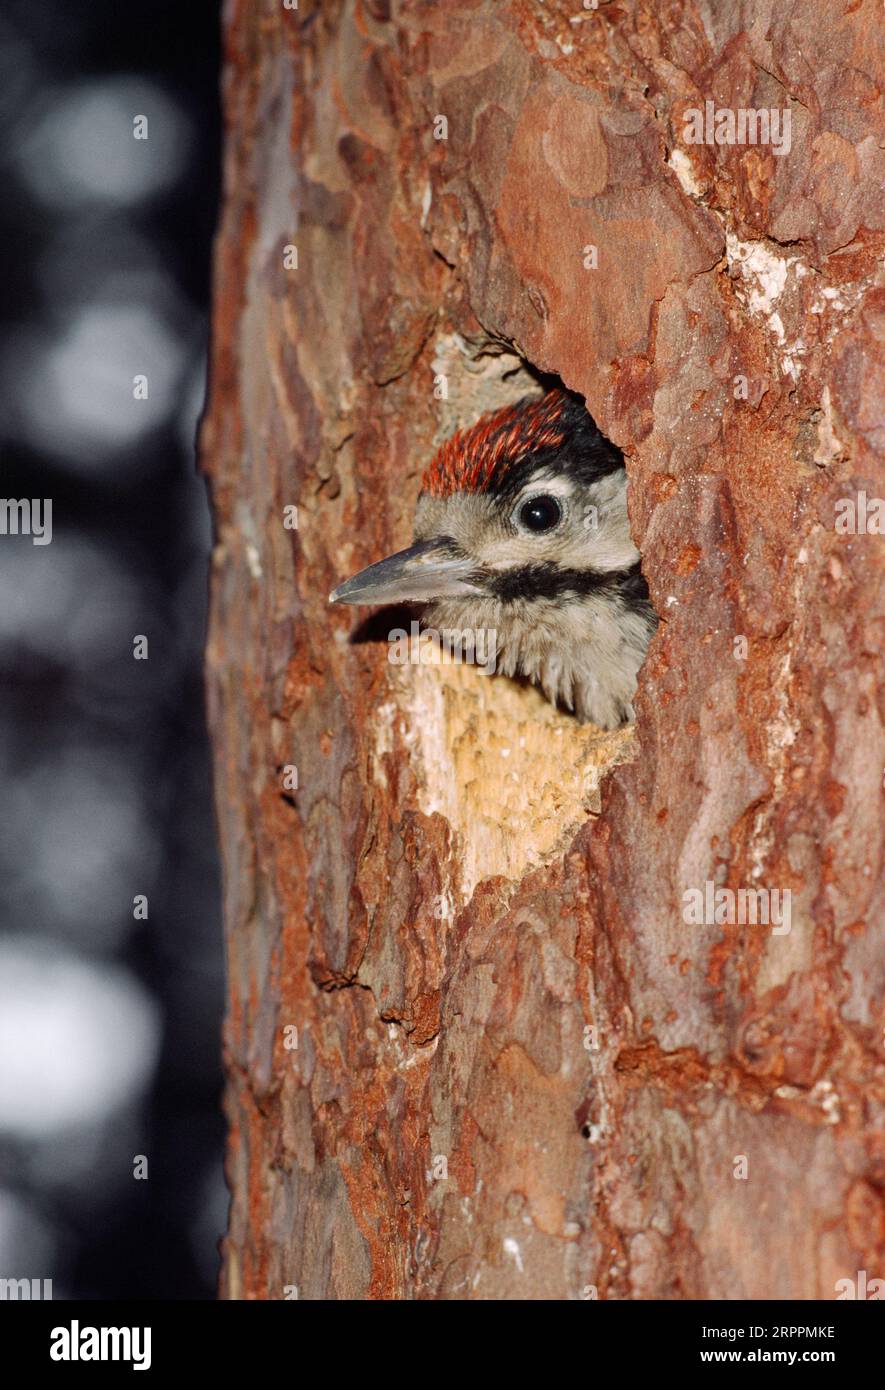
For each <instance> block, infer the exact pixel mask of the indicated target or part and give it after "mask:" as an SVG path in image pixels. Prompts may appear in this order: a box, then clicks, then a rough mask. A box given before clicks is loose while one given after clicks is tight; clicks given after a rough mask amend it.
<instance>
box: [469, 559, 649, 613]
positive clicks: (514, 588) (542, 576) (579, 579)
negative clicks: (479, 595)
mask: <svg viewBox="0 0 885 1390" xmlns="http://www.w3.org/2000/svg"><path fill="white" fill-rule="evenodd" d="M482 583H483V587H484V588H485V589H486V590H487V592H488V593H489V594H491V595H492V596H493V597H494V598H496V599H498V600H499V601H500V602H501V603H516V602H518V601H519V600H527V599H538V598H560V597H562V596H563V595H564V594H598V593H608V594H610V595H611V596H612V597H613V598H614V597H619V596H620V597H623V598H625V599H628V600H630V601H631V602H632V603H636V602H637V601H640V602H641V601H642V600H643V599H645V600H646V601H647V600H648V585H647V584H646V582H645V580H644V578H643V576H642V571H641V570H640V568H639V564H638V562H637V563H636V564H635V565H631V566H630V568H629V569H624V570H608V571H607V572H605V573H603V572H602V571H600V570H575V569H563V568H561V567H560V566H559V565H556V564H553V563H552V562H549V561H548V562H545V563H543V564H534V565H521V566H520V567H519V568H518V569H512V570H505V571H503V572H499V573H484V574H483V575H482Z"/></svg>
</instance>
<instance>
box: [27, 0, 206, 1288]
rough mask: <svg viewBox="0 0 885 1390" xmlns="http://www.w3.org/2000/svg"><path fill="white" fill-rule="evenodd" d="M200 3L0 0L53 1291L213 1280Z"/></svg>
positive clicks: (35, 1013)
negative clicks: (201, 460)
mask: <svg viewBox="0 0 885 1390" xmlns="http://www.w3.org/2000/svg"><path fill="white" fill-rule="evenodd" d="M219 9H220V6H219V5H218V4H216V3H210V2H209V0H187V3H186V4H182V3H181V0H178V3H172V2H171V0H139V3H138V4H137V5H124V4H121V3H120V0H47V3H41V2H40V0H3V6H2V11H0V128H2V133H0V159H2V182H3V188H2V198H0V264H2V269H3V277H2V278H3V314H2V320H3V321H2V333H0V451H2V453H0V458H2V476H0V494H2V498H4V499H9V498H15V499H20V498H51V499H52V506H53V510H52V540H51V544H48V545H35V544H34V543H33V537H32V536H28V535H2V534H0V778H2V785H3V793H2V810H0V925H2V936H0V1277H3V1278H29V1279H50V1278H51V1279H52V1281H53V1296H54V1297H55V1298H56V1299H58V1298H64V1297H86V1298H108V1297H133V1298H211V1297H213V1296H214V1293H215V1283H216V1275H217V1264H218V1256H217V1249H216V1246H217V1241H218V1239H219V1236H220V1235H221V1233H222V1231H223V1229H224V1225H225V1218H226V1206H227V1203H226V1196H225V1190H224V1184H223V1179H222V1171H221V1157H222V1141H223V1127H222V1119H221V1114H220V1109H219V1104H220V1084H221V1077H220V1056H219V1051H220V1049H219V1036H220V1024H221V1012H222V1004H223V988H222V971H223V963H222V943H221V930H220V922H219V883H218V865H217V858H216V843H215V833H214V825H213V815H212V802H211V784H210V769H209V758H208V749H207V740H206V732H205V725H204V707H203V688H202V644H203V637H204V625H205V620H206V583H207V563H208V554H209V545H210V523H209V513H208V507H207V501H206V491H205V487H204V485H203V482H202V480H201V479H200V478H199V477H198V476H197V473H196V465H195V458H194V437H195V428H196V423H197V420H198V417H199V413H200V410H201V407H202V402H203V396H204V389H205V371H206V345H207V310H208V295H209V277H210V254H211V238H212V234H213V230H214V226H215V220H216V213H217V202H218V183H219V136H220V118H219V96H218V82H219V23H220V15H219ZM138 116H146V117H147V118H148V126H147V132H148V138H147V139H146V140H144V139H142V140H138V139H136V138H135V137H134V129H135V127H134V124H133V122H134V120H135V118H136V117H138ZM137 375H144V376H146V377H147V379H148V398H147V399H146V400H144V399H136V398H135V395H134V389H135V388H134V386H133V378H134V377H136V376H137ZM142 634H143V635H144V636H146V637H147V638H148V642H149V647H148V652H149V658H148V660H146V661H137V660H135V659H134V658H133V639H134V638H135V637H136V636H138V635H142ZM140 894H144V895H146V896H147V899H148V919H147V920H146V921H144V920H136V918H135V916H134V907H133V900H134V899H135V898H136V896H137V895H140ZM137 1155H144V1156H145V1157H146V1159H147V1163H148V1176H147V1179H146V1180H144V1179H138V1178H136V1177H135V1175H134V1173H135V1167H136V1156H137Z"/></svg>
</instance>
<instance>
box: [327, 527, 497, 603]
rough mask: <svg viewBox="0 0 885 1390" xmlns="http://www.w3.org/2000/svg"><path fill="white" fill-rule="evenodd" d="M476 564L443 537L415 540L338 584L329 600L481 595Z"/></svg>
mask: <svg viewBox="0 0 885 1390" xmlns="http://www.w3.org/2000/svg"><path fill="white" fill-rule="evenodd" d="M476 569H477V566H476V563H475V561H473V560H471V559H470V558H469V556H467V555H465V554H464V553H463V551H461V550H459V549H458V547H457V546H456V545H455V544H454V542H453V541H450V540H449V539H448V538H447V537H445V536H442V537H439V538H437V539H435V540H429V541H416V542H415V544H414V545H410V546H409V548H408V550H400V551H398V552H397V554H396V555H388V557H387V559H386V560H379V561H378V563H377V564H375V565H369V567H368V569H364V570H360V572H359V574H355V575H354V576H353V578H352V579H348V580H346V581H345V583H343V584H339V585H338V588H337V589H333V590H332V592H331V594H330V595H329V602H330V603H423V602H425V601H426V600H429V599H435V598H460V597H461V596H462V595H464V594H479V593H481V592H482V590H481V588H480V586H479V585H478V584H477V583H475V582H472V580H471V576H473V575H474V574H475V573H476Z"/></svg>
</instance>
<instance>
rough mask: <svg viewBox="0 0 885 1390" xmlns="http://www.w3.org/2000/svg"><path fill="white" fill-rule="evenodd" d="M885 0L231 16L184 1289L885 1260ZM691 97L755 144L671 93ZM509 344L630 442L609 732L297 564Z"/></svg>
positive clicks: (646, 1273)
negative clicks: (204, 1208) (649, 630)
mask: <svg viewBox="0 0 885 1390" xmlns="http://www.w3.org/2000/svg"><path fill="white" fill-rule="evenodd" d="M879 18H880V16H879V10H878V7H877V5H876V4H874V3H873V0H858V3H855V4H852V5H850V6H848V5H846V6H842V5H827V6H821V5H820V3H819V0H791V3H790V4H788V5H783V4H775V3H774V2H773V0H744V3H737V2H736V3H734V4H719V5H716V6H713V7H710V6H708V5H706V4H702V3H700V0H679V3H675V4H672V5H667V6H661V5H657V4H650V3H642V2H641V0H620V3H605V0H602V3H600V4H599V6H598V8H593V9H584V8H582V6H581V4H579V3H578V0H548V2H547V3H546V4H544V5H538V4H535V3H530V0H445V3H439V4H433V5H428V4H424V3H418V0H348V2H347V3H336V4H322V5H320V4H317V3H312V2H311V0H302V3H301V5H300V6H299V8H298V10H292V9H288V8H285V7H284V6H283V5H282V4H281V3H280V2H279V0H263V3H249V4H246V3H244V0H239V2H238V3H232V4H230V6H229V7H228V12H227V18H226V44H227V59H226V74H225V106H226V156H225V195H224V208H223V218H222V224H221V228H220V232H219V237H218V247H217V263H216V289H215V323H214V346H213V354H212V371H211V381H212V387H211V398H210V409H209V412H208V415H207V419H206V422H205V424H204V430H203V438H202V455H203V461H204V468H205V470H206V472H207V473H208V475H209V478H210V480H211V489H212V495H213V501H214V509H215V516H216V524H217V546H216V550H215V557H214V565H213V596H212V618H211V631H210V637H209V647H208V679H209V698H210V714H211V721H212V728H213V734H214V742H215V749H216V798H217V806H218V819H219V828H220V839H221V847H222V853H223V859H224V870H225V914H226V934H227V953H228V961H229V979H230V1001H229V1013H228V1019H227V1024H226V1055H227V1066H228V1076H229V1084H228V1091H227V1109H228V1114H229V1119H230V1126H231V1133H230V1145H229V1152H228V1176H229V1181H230V1185H231V1190H232V1209H231V1223H230V1231H229V1235H228V1237H227V1240H226V1248H225V1259H224V1277H223V1292H224V1294H225V1295H226V1296H227V1297H230V1298H250V1299H253V1298H254V1299H265V1298H270V1299H273V1298H286V1297H295V1296H297V1297H300V1298H358V1299H363V1298H369V1299H378V1298H396V1299H413V1298H431V1299H434V1298H437V1299H438V1298H453V1299H476V1298H488V1299H493V1298H501V1299H512V1298H533V1299H538V1298H549V1299H567V1298H572V1299H580V1298H590V1297H595V1296H598V1297H600V1298H608V1299H647V1298H670V1299H704V1298H708V1299H730V1298H746V1297H757V1298H775V1299H787V1298H799V1299H805V1298H813V1297H823V1298H834V1297H836V1296H837V1293H838V1292H839V1290H840V1286H839V1281H840V1280H845V1279H848V1280H850V1281H854V1282H855V1284H856V1282H857V1279H858V1272H859V1271H864V1270H865V1271H866V1272H867V1277H868V1278H869V1279H871V1278H873V1277H885V1200H883V1197H885V1134H883V1130H882V1127H881V1126H882V1116H883V1104H885V1062H883V1057H885V1054H883V1026H885V954H883V950H882V928H881V924H882V877H881V839H880V832H879V824H880V822H879V804H880V798H881V792H882V775H883V774H882V769H883V765H885V757H883V743H882V703H881V693H880V692H881V685H880V686H879V687H878V692H877V684H876V673H877V664H878V653H879V651H880V650H881V629H880V628H877V620H879V621H880V620H881V606H882V592H883V589H882V576H881V562H882V546H883V541H882V539H881V537H880V536H879V535H877V534H876V533H875V515H876V512H875V505H874V504H875V500H876V498H877V497H878V496H879V495H885V486H883V481H882V476H881V472H880V469H879V463H878V458H877V450H876V445H877V443H878V444H879V445H881V441H882V412H881V400H882V396H881V382H882V377H881V360H880V359H879V361H878V362H877V358H876V354H875V342H876V336H877V332H878V333H879V334H881V329H882V325H883V316H885V296H883V291H882V289H881V288H880V287H878V285H877V280H876V265H877V258H878V256H879V255H880V254H881V250H882V241H883V230H882V229H883V222H885V218H883V194H882V190H883V187H885V180H883V177H882V144H883V141H882V131H881V125H877V121H878V120H879V118H880V115H881V111H880V107H879V106H878V104H877V101H876V100H875V98H876V97H877V89H876V88H877V83H876V77H875V67H874V61H875V53H876V26H877V24H878V22H879ZM708 102H712V103H713V109H712V112H710V113H709V115H708V108H707V106H706V103H708ZM723 110H725V111H726V112H728V111H730V112H731V113H732V115H733V118H734V120H735V122H737V120H738V117H739V114H740V112H742V111H743V112H750V111H751V112H756V113H759V112H761V111H765V112H767V113H774V112H777V113H780V117H779V119H780V120H781V125H780V128H779V131H780V137H781V138H780V149H778V148H776V147H775V141H774V138H773V136H774V130H775V128H774V126H773V125H771V126H770V128H769V140H768V143H759V142H758V141H757V142H756V143H750V142H749V141H748V140H747V139H745V141H744V143H738V142H737V138H736V139H735V142H734V143H728V142H725V143H716V137H715V130H716V126H715V124H714V125H713V126H711V127H710V128H709V129H711V130H712V132H713V142H712V143H707V142H706V134H707V133H708V130H707V128H706V127H705V126H704V125H703V124H702V126H701V127H700V130H701V138H702V139H703V140H704V143H699V142H698V141H697V140H694V141H693V140H692V139H691V138H690V136H691V133H692V131H693V130H694V131H695V134H697V130H696V129H695V126H693V124H692V123H693V122H694V121H695V116H693V115H692V112H696V113H697V112H699V113H701V117H702V121H706V120H708V119H710V120H712V121H713V122H714V123H715V121H716V120H718V119H719V116H718V114H717V113H718V112H720V111H723ZM787 112H788V113H789V121H790V126H789V131H790V138H789V141H787V140H785V139H784V138H783V136H784V129H785V127H784V124H783V119H784V113H787ZM754 119H756V118H754ZM770 119H771V120H774V117H771V118H770ZM722 120H723V124H722V125H721V126H720V127H719V129H720V130H721V132H722V133H723V135H724V136H726V137H727V135H728V118H727V117H723V118H722ZM739 133H740V132H739V127H738V126H737V124H736V125H735V134H736V137H737V135H738V134H739ZM747 133H748V127H747V126H746V124H745V127H744V134H745V136H746V135H747ZM757 133H759V134H762V133H763V132H762V129H761V127H759V128H758V131H757ZM787 146H788V147H787ZM532 369H534V370H536V371H542V372H550V373H555V374H557V375H558V376H559V377H561V379H562V380H563V381H564V382H565V384H566V385H567V386H568V387H570V388H572V389H574V390H577V391H580V392H581V393H582V394H583V395H584V396H585V397H586V400H587V403H588V408H589V409H590V411H591V413H592V414H593V415H594V417H595V418H596V420H597V421H598V423H599V424H600V427H601V428H602V429H603V430H604V431H605V432H606V433H607V434H608V435H609V437H610V438H612V439H613V440H614V441H615V442H616V443H617V444H619V445H620V446H621V447H622V448H623V449H624V451H625V453H626V456H627V460H628V472H629V476H630V511H631V523H632V526H633V531H634V536H635V538H636V541H637V543H638V544H639V545H640V546H641V550H642V557H643V568H644V571H645V574H646V576H647V578H648V581H649V585H650V589H651V594H652V598H653V601H654V603H655V606H656V609H657V611H658V613H659V614H660V616H661V619H662V622H661V625H660V629H659V632H658V634H657V636H656V638H655V639H654V642H653V645H652V648H651V651H650V654H649V658H648V660H647V662H646V666H645V669H644V672H643V675H642V679H641V688H640V695H639V700H638V707H637V708H638V716H637V723H636V728H635V732H634V731H633V730H625V731H621V732H619V733H615V734H600V733H599V731H596V730H593V729H588V728H579V727H578V726H576V725H575V724H574V723H572V721H570V720H569V718H568V717H567V716H565V715H562V714H558V713H556V712H555V711H553V710H551V709H550V708H549V707H548V706H547V705H546V704H544V702H543V701H542V700H541V698H540V697H539V696H537V695H536V694H535V693H534V692H533V691H531V690H525V689H521V688H518V687H516V686H514V685H511V684H509V683H508V682H506V681H503V680H499V679H496V678H491V679H489V678H487V677H485V676H484V675H483V674H482V673H480V672H478V671H477V670H476V669H472V668H466V667H454V666H453V667H445V668H440V667H436V668H433V667H428V666H396V665H393V664H391V662H390V661H389V660H388V651H389V649H388V643H387V641H386V635H387V631H388V628H389V627H390V626H392V625H393V626H395V625H396V624H395V623H391V622H388V621H387V616H388V615H384V616H383V618H382V619H381V620H379V621H377V622H375V623H374V624H373V623H372V622H368V623H366V622H363V621H362V620H361V619H360V615H359V614H358V613H355V612H354V610H345V611H341V610H338V609H335V610H330V608H329V607H328V605H327V602H326V599H327V595H328V592H329V590H330V589H331V588H332V587H333V585H334V584H335V583H337V582H338V581H339V580H340V579H341V578H343V577H345V576H346V575H348V574H350V573H352V572H353V571H354V570H356V569H357V568H359V567H361V566H362V565H365V564H368V563H370V562H371V561H372V560H374V559H377V558H379V557H380V556H382V555H383V554H386V553H388V552H389V551H390V550H391V549H395V548H397V547H400V546H403V545H405V544H408V542H409V540H410V539H411V529H410V528H411V516H412V509H413V506H414V502H415V498H416V495H417V492H418V488H419V481H420V474H421V471H422V468H423V466H424V465H425V463H426V462H427V460H428V458H429V456H430V454H431V452H432V451H433V449H434V448H435V446H436V445H437V444H438V443H439V442H440V441H441V440H442V439H443V438H445V437H446V436H447V435H448V434H449V433H450V432H451V430H452V429H453V428H455V427H456V426H457V425H459V424H461V423H471V422H472V421H473V420H475V419H476V418H477V417H478V416H479V415H480V414H481V413H482V412H483V411H485V410H486V409H489V408H491V407H494V406H497V405H499V404H501V403H502V402H504V401H507V400H511V399H513V398H514V397H515V396H517V395H519V394H520V393H521V392H522V391H523V390H524V389H525V386H526V383H527V382H529V381H530V380H531V376H530V372H531V370H532ZM292 507H297V530H296V529H293V522H294V513H293V512H291V511H287V508H292ZM852 509H853V511H852ZM852 517H853V521H852ZM354 633H356V636H357V637H358V638H359V639H360V640H351V639H352V637H353V634H354ZM293 769H297V789H296V788H295V778H296V773H295V772H294V771H293ZM707 885H710V888H708V887H707ZM717 889H720V890H721V889H727V890H729V891H730V893H731V894H733V895H734V896H733V898H732V899H728V898H727V897H726V898H720V899H719V900H718V901H719V902H720V903H725V904H726V910H727V903H728V902H729V901H731V902H732V903H734V904H739V903H740V901H741V899H740V898H739V896H738V895H739V891H740V890H748V889H753V890H755V889H762V890H763V895H764V894H769V898H768V899H767V901H769V902H770V903H771V904H774V905H776V902H777V900H776V899H775V898H773V897H772V896H771V895H772V893H774V892H777V893H779V894H780V895H781V897H780V905H781V908H783V906H784V903H785V902H786V901H787V900H786V899H785V898H784V897H783V894H784V893H785V892H786V891H787V890H789V893H790V895H791V896H790V900H789V902H790V910H789V930H788V931H783V930H778V931H774V930H773V929H772V927H773V925H774V924H772V923H770V924H769V925H768V926H767V927H766V926H764V925H753V924H752V923H746V924H744V925H741V924H739V923H736V924H733V925H732V924H729V923H727V922H722V921H721V920H720V921H719V922H716V921H712V922H706V923H705V922H697V921H695V920H694V918H693V909H692V907H691V904H692V903H693V902H695V903H696V902H697V901H698V899H697V898H696V897H694V896H693V895H696V894H699V895H701V899H703V897H704V895H705V894H706V893H709V892H710V891H713V892H715V891H716V890H717ZM754 900H755V901H759V902H761V899H759V898H758V897H757V898H756V899H754ZM746 901H749V899H748V898H747V899H746ZM702 911H703V912H706V906H705V907H704V908H703V909H702ZM735 911H736V912H737V911H738V908H737V907H736V908H735ZM842 1287H843V1289H844V1286H842Z"/></svg>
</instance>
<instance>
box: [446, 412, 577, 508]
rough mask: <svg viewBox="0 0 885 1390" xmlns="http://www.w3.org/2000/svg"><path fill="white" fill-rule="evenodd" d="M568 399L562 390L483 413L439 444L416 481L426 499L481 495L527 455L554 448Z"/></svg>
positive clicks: (562, 437) (560, 435) (561, 435)
mask: <svg viewBox="0 0 885 1390" xmlns="http://www.w3.org/2000/svg"><path fill="white" fill-rule="evenodd" d="M568 399H569V398H568V396H567V394H566V393H565V392H564V391H560V390H553V391H547V392H546V393H545V394H544V395H543V396H533V397H531V398H530V399H529V400H522V401H518V402H517V403H516V405H508V406H505V407H504V409H503V410H496V411H495V413H494V414H493V415H484V416H483V417H482V419H480V420H477V422H476V424H475V425H471V427H470V428H469V429H466V430H459V431H458V433H457V434H453V435H452V437H451V439H447V440H446V442H445V443H444V444H443V445H441V447H440V448H439V449H438V450H437V452H436V454H435V455H434V457H433V459H432V460H431V462H430V464H429V465H428V467H427V470H426V472H425V474H424V478H423V480H422V487H423V489H424V491H425V492H428V493H430V495H431V496H432V497H449V496H450V495H451V494H452V493H453V492H483V491H485V489H486V488H488V487H490V486H491V484H492V482H493V481H494V480H495V478H496V476H498V477H500V475H501V474H502V473H504V472H506V471H507V470H508V469H509V468H510V467H511V465H513V464H515V463H517V462H518V461H519V460H520V459H521V458H523V457H524V456H525V455H526V454H527V453H533V452H534V451H535V450H537V449H558V448H559V447H560V445H561V444H563V443H564V442H565V438H566V435H565V433H564V432H563V431H562V429H561V428H559V426H558V422H559V420H560V416H561V415H562V412H563V410H564V409H565V407H566V405H567V404H568Z"/></svg>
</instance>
